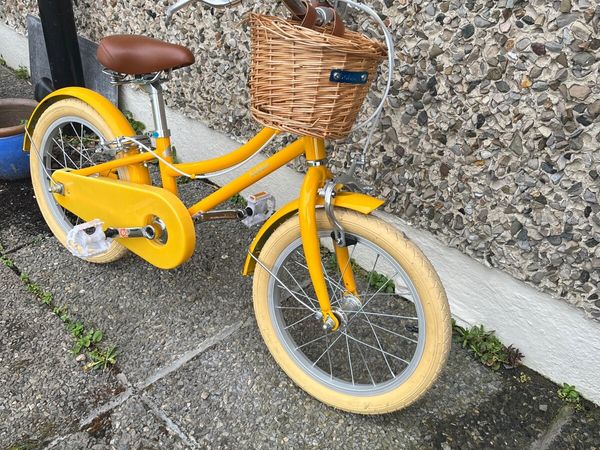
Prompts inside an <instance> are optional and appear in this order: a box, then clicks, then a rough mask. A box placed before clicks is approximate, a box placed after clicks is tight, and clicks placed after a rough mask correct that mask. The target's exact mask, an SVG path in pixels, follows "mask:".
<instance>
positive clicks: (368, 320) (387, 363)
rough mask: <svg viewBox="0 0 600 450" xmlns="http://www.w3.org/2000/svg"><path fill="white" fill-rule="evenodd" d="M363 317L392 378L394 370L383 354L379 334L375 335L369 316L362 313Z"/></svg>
mask: <svg viewBox="0 0 600 450" xmlns="http://www.w3.org/2000/svg"><path fill="white" fill-rule="evenodd" d="M363 315H364V314H363ZM364 316H365V318H366V319H367V322H368V323H369V325H370V326H371V331H372V332H373V336H375V340H376V341H377V347H379V350H380V351H381V353H382V354H383V359H384V360H385V364H386V365H387V367H388V369H389V370H390V373H391V374H392V377H393V378H396V374H395V373H394V371H393V370H392V367H391V366H390V363H389V361H388V359H387V356H385V353H386V352H385V351H384V350H383V347H382V345H381V342H380V341H379V336H377V333H376V332H375V328H374V327H373V325H372V324H371V320H370V319H369V316H367V315H364Z"/></svg>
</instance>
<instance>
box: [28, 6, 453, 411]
mask: <svg viewBox="0 0 600 450" xmlns="http://www.w3.org/2000/svg"><path fill="white" fill-rule="evenodd" d="M221 1H222V0H212V2H213V3H211V1H210V0H207V1H206V3H210V4H213V5H215V4H218V3H220V2H221ZM289 1H291V2H293V0H289ZM189 2H190V0H184V1H180V2H179V3H178V4H177V5H175V6H174V7H173V10H177V9H179V8H180V7H182V6H184V4H187V3H189ZM295 6H296V7H297V6H298V4H296V5H295ZM173 10H172V11H173ZM323 17H326V14H325V15H323ZM98 56H99V60H100V62H101V63H102V64H103V65H104V66H105V67H106V68H107V69H108V70H109V73H110V74H111V76H112V77H113V81H114V82H115V83H117V84H125V83H137V84H139V85H142V86H144V87H145V88H146V89H147V90H148V92H149V94H150V98H151V104H152V111H153V113H154V130H153V131H152V132H151V133H150V135H143V136H136V133H135V132H134V130H133V129H132V127H131V125H130V124H129V122H128V121H127V119H126V118H125V117H124V115H123V114H122V113H121V112H120V111H119V110H118V109H117V108H115V107H114V106H113V105H112V103H110V102H109V101H108V100H106V99H105V98H104V97H102V96H101V95H99V94H97V93H95V92H93V91H90V90H87V89H84V88H79V87H71V88H65V89H61V90H58V91H56V92H53V93H52V94H50V95H48V96H47V97H46V98H45V99H44V100H43V101H42V102H41V103H40V104H39V106H38V107H37V109H36V110H35V112H34V113H33V115H32V117H31V119H30V121H29V123H28V125H27V130H28V138H27V139H26V142H25V150H26V151H29V152H30V154H31V156H30V161H31V178H32V183H33V187H34V190H35V194H36V198H37V201H38V204H39V207H40V210H41V212H42V214H43V216H44V218H45V220H46V221H47V223H48V225H49V227H50V229H51V230H52V232H53V233H54V235H55V236H56V238H57V239H58V241H60V242H61V243H62V244H63V245H65V246H66V247H67V248H69V250H70V251H71V252H72V253H73V254H75V255H76V256H78V257H80V258H82V259H85V260H87V261H90V262H94V263H108V262H111V261H114V260H116V259H118V258H120V257H121V256H123V255H124V254H125V253H126V252H127V251H128V250H129V251H131V252H133V253H135V254H136V255H138V256H139V257H141V258H143V259H144V260H146V261H148V262H150V263H151V264H153V265H155V266H157V267H160V268H164V269H171V268H174V267H177V266H179V265H181V264H183V263H185V262H186V261H187V260H188V259H189V258H190V257H191V255H192V252H193V250H194V248H195V227H194V221H200V222H203V221H210V220H228V219H229V220H242V221H245V222H246V223H247V224H255V223H262V226H261V228H260V229H259V231H258V233H257V234H256V237H255V238H254V240H253V242H252V244H251V245H250V248H249V250H248V255H247V258H246V262H245V265H244V268H243V274H244V275H246V276H250V275H253V276H254V280H253V301H254V308H255V314H256V320H257V322H258V326H259V328H260V332H261V333H262V336H263V338H264V341H265V343H266V345H267V347H268V348H269V350H270V352H271V353H272V355H273V357H274V358H275V360H276V361H277V363H278V364H279V365H280V366H281V368H282V369H283V370H284V371H285V372H286V373H287V374H288V375H289V376H290V378H291V379H292V380H293V381H294V382H295V383H296V384H297V385H298V386H300V387H301V388H302V389H304V390H305V391H306V392H308V393H309V394H311V395H313V396H314V397H316V398H317V399H318V400H320V401H322V402H324V403H327V404H329V405H332V406H334V407H336V408H340V409H343V410H346V411H351V412H356V413H361V414H377V413H385V412H391V411H395V410H397V409H400V408H403V407H406V406H407V405H409V404H411V403H412V402H414V401H415V400H416V399H418V398H419V397H420V396H421V395H422V394H423V393H424V392H425V391H426V390H427V389H428V388H429V387H430V386H431V385H432V384H433V382H434V381H435V379H436V378H437V376H438V375H439V373H440V371H441V370H442V368H443V366H444V363H445V360H446V358H447V354H448V351H449V347H450V334H451V333H450V320H449V308H448V303H447V300H446V295H445V292H444V289H443V287H442V285H441V283H440V280H439V278H438V276H437V274H436V273H435V271H434V269H433V267H432V266H431V264H430V263H429V261H428V260H427V259H426V258H425V256H424V255H423V253H422V252H421V251H420V250H419V249H418V248H417V247H416V246H415V245H414V244H412V243H411V242H410V241H409V240H408V239H407V238H406V237H405V236H404V235H403V234H402V233H401V232H399V231H398V230H397V229H395V228H394V227H393V226H391V225H390V224H388V223H386V222H385V221H384V220H382V219H380V218H378V217H375V216H373V215H372V214H371V213H372V212H373V211H374V210H376V209H377V208H378V207H380V206H381V205H382V204H383V201H382V200H379V199H376V198H373V197H370V196H368V195H366V194H364V193H359V192H352V191H351V190H350V189H349V186H348V185H344V184H343V183H342V182H340V181H339V180H334V179H333V177H332V174H331V172H330V170H329V169H328V168H327V164H326V158H327V154H326V150H325V144H324V140H323V139H322V138H318V137H312V136H300V137H299V138H298V139H296V140H295V141H293V142H292V143H291V144H289V145H287V146H286V147H285V148H283V149H280V150H279V151H277V152H275V153H274V154H273V155H272V156H270V157H269V158H268V159H266V160H264V161H263V162H261V163H259V164H257V165H255V166H254V167H252V168H251V169H249V170H248V171H246V172H245V173H244V174H243V175H241V176H239V177H237V178H236V179H235V180H233V181H231V182H230V183H228V184H225V185H224V186H222V187H220V188H219V189H217V190H216V191H215V192H213V193H211V194H210V195H208V196H207V197H205V198H203V199H201V200H200V201H198V202H197V203H195V204H193V205H184V203H183V202H182V201H181V200H180V199H179V197H178V189H177V187H178V185H177V179H178V178H179V177H182V176H186V177H189V178H191V179H197V178H203V177H206V176H210V174H214V173H215V172H220V171H223V170H227V169H228V168H231V167H235V166H237V165H239V164H240V163H242V162H244V161H246V160H247V159H249V158H250V157H251V156H253V155H254V154H256V153H257V152H258V151H260V149H262V148H263V147H264V146H265V145H266V144H267V143H268V142H270V140H271V139H272V138H273V137H274V136H275V135H276V134H278V133H279V131H277V130H275V129H273V128H264V129H262V130H261V131H260V132H259V133H258V134H257V135H256V136H255V137H253V138H252V139H250V140H249V141H248V142H247V143H246V144H245V145H242V146H241V147H239V148H238V149H237V150H234V151H232V152H231V153H228V154H225V155H224V156H222V157H219V158H215V159H210V160H205V161H199V162H186V163H178V162H175V161H174V158H173V154H172V147H171V139H170V131H169V128H168V124H167V119H166V115H165V107H164V102H163V95H162V89H161V82H162V81H164V74H165V73H168V72H170V71H171V70H173V69H175V68H179V67H184V66H187V65H190V64H192V63H193V62H194V57H193V55H192V54H191V52H190V51H189V50H188V49H186V48H184V47H181V46H178V45H173V44H168V43H165V42H161V41H157V40H154V39H149V38H145V37H142V36H111V37H108V38H105V39H104V40H103V41H102V42H101V44H100V50H99V53H98ZM301 155H304V156H305V158H306V161H307V164H308V169H307V172H306V175H305V178H304V182H303V185H302V188H301V190H300V193H299V198H298V199H297V200H295V201H292V202H291V203H288V204H287V205H285V206H283V207H281V208H280V209H278V210H276V211H275V210H274V209H275V208H274V202H273V199H272V197H270V196H269V195H268V194H265V193H261V194H260V195H256V196H253V197H252V198H251V199H250V201H249V204H248V207H246V208H241V209H225V210H218V209H216V208H217V207H218V206H219V205H220V204H222V203H223V202H225V201H227V200H228V199H230V198H231V197H232V196H234V195H235V194H237V193H239V192H240V191H241V190H243V189H245V188H247V187H248V186H251V185H252V184H254V183H255V182H257V181H258V180H260V179H262V178H263V177H265V176H267V175H269V174H270V173H272V172H273V171H275V170H277V169H279V168H280V167H282V166H284V165H286V164H288V163H289V162H291V161H292V160H294V158H297V157H299V156H301ZM155 161H157V162H158V167H159V170H160V181H161V182H160V186H155V185H153V183H152V180H151V177H150V174H149V170H148V163H150V162H155Z"/></svg>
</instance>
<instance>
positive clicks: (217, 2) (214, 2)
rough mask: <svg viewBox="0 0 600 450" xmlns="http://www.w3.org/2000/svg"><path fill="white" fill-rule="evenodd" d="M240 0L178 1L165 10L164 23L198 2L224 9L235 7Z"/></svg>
mask: <svg viewBox="0 0 600 450" xmlns="http://www.w3.org/2000/svg"><path fill="white" fill-rule="evenodd" d="M241 1H242V0H179V1H178V2H177V3H174V4H172V5H171V6H169V7H168V8H167V13H166V14H167V17H166V19H165V20H166V23H167V24H168V23H169V22H170V21H171V19H172V18H173V16H174V15H175V13H176V12H177V11H179V10H180V9H183V8H185V7H187V6H190V5H191V4H192V3H196V2H200V3H204V4H205V5H207V6H212V7H213V8H226V7H228V6H233V5H237V4H238V3H240V2H241Z"/></svg>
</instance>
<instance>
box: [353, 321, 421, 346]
mask: <svg viewBox="0 0 600 450" xmlns="http://www.w3.org/2000/svg"><path fill="white" fill-rule="evenodd" d="M363 322H366V321H365V320H363ZM369 323H370V324H371V326H372V327H375V328H379V329H380V330H382V331H387V332H388V333H390V334H393V335H394V336H398V337H400V338H402V339H406V340H407V341H410V342H412V343H414V344H418V342H417V341H415V340H414V339H411V338H409V337H406V336H403V335H401V334H399V333H396V332H395V331H392V330H388V329H387V328H385V327H382V326H379V325H377V324H376V323H373V322H371V321H369Z"/></svg>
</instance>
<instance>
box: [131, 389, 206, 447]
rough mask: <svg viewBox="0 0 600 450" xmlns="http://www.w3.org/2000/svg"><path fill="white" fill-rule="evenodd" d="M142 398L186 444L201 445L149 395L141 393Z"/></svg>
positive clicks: (189, 445) (191, 445)
mask: <svg viewBox="0 0 600 450" xmlns="http://www.w3.org/2000/svg"><path fill="white" fill-rule="evenodd" d="M140 400H141V401H142V402H144V404H145V405H146V406H147V407H148V408H150V411H151V412H152V414H154V415H155V416H156V417H157V418H158V419H160V420H162V421H163V422H164V423H165V425H166V427H167V428H168V429H169V431H171V432H172V433H174V434H176V435H177V436H178V437H179V439H181V440H182V442H183V443H184V444H186V445H187V446H188V447H191V448H198V447H199V445H198V442H196V440H195V439H194V438H193V437H192V436H191V435H190V434H188V433H185V432H184V431H183V430H182V429H181V427H180V426H179V425H177V424H176V423H175V422H173V420H172V419H171V418H170V417H169V416H167V414H166V413H165V412H164V411H163V410H162V409H160V408H159V407H158V405H157V404H156V403H154V402H153V401H152V399H150V398H149V397H148V396H147V395H141V396H140Z"/></svg>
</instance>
